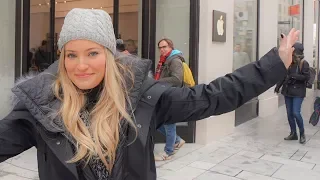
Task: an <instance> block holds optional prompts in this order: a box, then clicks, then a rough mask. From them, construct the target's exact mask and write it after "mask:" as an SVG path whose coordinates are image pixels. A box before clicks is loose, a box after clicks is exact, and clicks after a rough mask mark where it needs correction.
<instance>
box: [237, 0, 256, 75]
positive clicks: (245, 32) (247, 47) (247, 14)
mask: <svg viewBox="0 0 320 180" xmlns="http://www.w3.org/2000/svg"><path fill="white" fill-rule="evenodd" d="M234 11H235V14H234V36H233V44H234V52H233V71H234V70H236V69H238V68H240V67H242V66H244V65H246V64H249V63H250V62H252V61H255V60H256V47H257V41H256V40H257V0H247V1H243V0H235V1H234Z"/></svg>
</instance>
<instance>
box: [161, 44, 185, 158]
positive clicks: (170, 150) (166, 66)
mask: <svg viewBox="0 0 320 180" xmlns="http://www.w3.org/2000/svg"><path fill="white" fill-rule="evenodd" d="M158 49H159V52H160V54H161V55H160V60H159V63H158V66H157V69H156V73H155V79H156V80H159V81H161V82H166V83H169V84H171V85H172V87H182V86H183V67H182V59H184V58H183V56H182V52H181V51H179V50H178V49H175V48H174V45H173V41H172V40H171V39H167V38H164V39H161V40H160V41H159V42H158ZM158 131H159V132H160V133H161V134H163V135H164V136H165V137H166V145H165V147H164V152H161V153H159V154H158V155H156V156H155V160H156V161H165V160H170V159H171V158H172V156H173V155H174V154H175V153H176V152H177V151H178V150H179V149H180V148H181V147H182V146H183V145H184V144H185V143H186V142H185V141H184V140H183V139H182V138H181V137H180V136H179V135H177V126H176V124H164V125H162V126H161V127H160V128H159V129H158Z"/></svg>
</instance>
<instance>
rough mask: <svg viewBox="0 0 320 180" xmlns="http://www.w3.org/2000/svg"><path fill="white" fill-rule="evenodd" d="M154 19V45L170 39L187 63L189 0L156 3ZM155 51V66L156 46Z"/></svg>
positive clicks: (158, 54)
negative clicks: (155, 18) (161, 40)
mask: <svg viewBox="0 0 320 180" xmlns="http://www.w3.org/2000/svg"><path fill="white" fill-rule="evenodd" d="M156 17H157V20H156V23H157V24H156V27H157V29H156V43H158V41H159V40H160V39H163V38H169V39H171V40H172V41H173V44H174V47H175V49H178V50H180V51H182V53H183V55H184V58H185V60H186V62H187V63H189V24H190V0H174V1H172V0H161V1H157V15H156ZM155 51H156V56H155V57H156V63H155V65H157V64H158V61H159V57H160V53H159V50H158V44H157V45H156V50H155Z"/></svg>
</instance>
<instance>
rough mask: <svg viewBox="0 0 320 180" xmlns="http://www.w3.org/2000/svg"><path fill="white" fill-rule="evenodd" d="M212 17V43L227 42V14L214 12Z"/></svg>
mask: <svg viewBox="0 0 320 180" xmlns="http://www.w3.org/2000/svg"><path fill="white" fill-rule="evenodd" d="M212 15H213V16H212V41H215V42H226V23H227V14H226V13H224V12H221V11H216V10H213V13H212Z"/></svg>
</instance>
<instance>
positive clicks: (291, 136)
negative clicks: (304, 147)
mask: <svg viewBox="0 0 320 180" xmlns="http://www.w3.org/2000/svg"><path fill="white" fill-rule="evenodd" d="M284 140H286V141H291V140H298V136H297V133H296V132H291V133H290V135H289V136H288V137H286V138H284Z"/></svg>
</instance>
